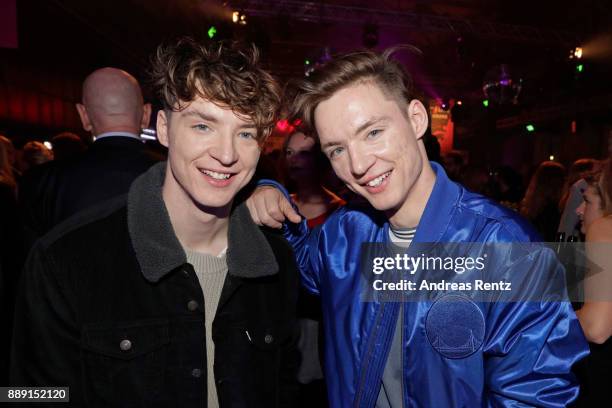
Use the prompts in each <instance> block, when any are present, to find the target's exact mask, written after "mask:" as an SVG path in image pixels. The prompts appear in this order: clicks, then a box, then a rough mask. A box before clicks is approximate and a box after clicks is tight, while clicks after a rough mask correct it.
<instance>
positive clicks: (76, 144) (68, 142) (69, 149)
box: [51, 132, 87, 160]
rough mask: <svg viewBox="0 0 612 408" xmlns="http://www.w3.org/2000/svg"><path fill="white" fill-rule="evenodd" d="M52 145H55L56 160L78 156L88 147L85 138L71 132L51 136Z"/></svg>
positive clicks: (54, 157) (54, 154)
mask: <svg viewBox="0 0 612 408" xmlns="http://www.w3.org/2000/svg"><path fill="white" fill-rule="evenodd" d="M51 146H53V159H54V160H64V159H67V158H70V157H74V156H78V155H79V154H81V153H83V152H84V151H85V150H86V149H87V146H86V145H85V143H84V142H83V140H81V138H80V137H79V136H78V135H76V134H74V133H71V132H62V133H60V134H57V135H55V136H53V137H52V138H51Z"/></svg>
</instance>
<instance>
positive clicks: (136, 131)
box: [91, 125, 140, 136]
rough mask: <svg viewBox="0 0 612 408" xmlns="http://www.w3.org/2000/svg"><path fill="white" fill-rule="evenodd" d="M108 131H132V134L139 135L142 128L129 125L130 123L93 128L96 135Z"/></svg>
mask: <svg viewBox="0 0 612 408" xmlns="http://www.w3.org/2000/svg"><path fill="white" fill-rule="evenodd" d="M108 132H126V133H132V134H135V135H138V134H139V133H140V128H138V127H136V126H128V125H120V126H104V127H101V128H95V129H92V132H91V133H93V135H94V136H98V135H101V134H103V133H108Z"/></svg>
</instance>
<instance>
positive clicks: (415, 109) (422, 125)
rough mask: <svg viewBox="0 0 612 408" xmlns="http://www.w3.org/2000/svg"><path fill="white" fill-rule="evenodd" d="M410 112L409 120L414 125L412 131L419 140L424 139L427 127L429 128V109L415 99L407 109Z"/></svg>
mask: <svg viewBox="0 0 612 408" xmlns="http://www.w3.org/2000/svg"><path fill="white" fill-rule="evenodd" d="M406 109H407V112H408V119H409V120H410V124H411V125H412V130H413V131H414V134H415V136H416V138H417V140H418V139H420V138H422V137H423V135H424V134H425V132H426V131H427V127H428V126H429V117H428V116H427V109H426V108H425V106H424V105H423V103H422V102H421V101H419V100H418V99H413V100H412V101H410V103H409V104H408V107H407V108H406Z"/></svg>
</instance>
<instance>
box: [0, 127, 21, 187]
mask: <svg viewBox="0 0 612 408" xmlns="http://www.w3.org/2000/svg"><path fill="white" fill-rule="evenodd" d="M0 144H1V145H3V146H4V148H5V149H6V154H7V160H8V163H9V166H10V167H11V168H12V171H13V176H14V178H15V179H17V178H18V177H19V175H20V173H19V170H18V169H17V166H16V164H17V155H16V153H17V152H16V151H15V146H13V142H12V141H11V140H10V139H9V138H8V137H6V136H4V135H2V134H0Z"/></svg>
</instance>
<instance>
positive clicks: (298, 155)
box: [283, 132, 345, 408]
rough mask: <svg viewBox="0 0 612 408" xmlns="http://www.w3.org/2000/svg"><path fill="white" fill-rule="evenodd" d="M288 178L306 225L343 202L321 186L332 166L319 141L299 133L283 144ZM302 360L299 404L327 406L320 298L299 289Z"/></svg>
mask: <svg viewBox="0 0 612 408" xmlns="http://www.w3.org/2000/svg"><path fill="white" fill-rule="evenodd" d="M283 153H284V160H283V161H284V166H285V170H286V173H285V174H286V175H287V180H286V182H285V185H286V187H287V189H288V190H289V192H291V193H292V194H291V198H292V199H293V201H294V202H295V204H296V205H297V207H298V210H299V212H300V214H301V215H302V216H304V217H305V218H306V220H307V223H308V227H309V228H314V227H316V226H317V225H320V224H322V223H323V222H324V221H325V219H326V218H327V217H328V216H329V215H330V214H331V213H332V212H334V211H335V210H336V209H337V208H338V207H340V206H342V205H344V204H345V202H344V201H343V200H342V199H341V198H339V197H338V196H337V195H335V194H334V193H332V192H331V191H329V190H328V189H327V188H325V187H324V186H323V185H324V184H325V182H326V181H327V180H329V177H330V174H331V168H330V165H329V162H328V161H327V158H326V157H325V156H324V155H323V153H322V152H321V148H320V146H319V143H318V141H317V140H315V138H313V137H312V136H309V135H306V134H304V133H302V132H295V133H293V134H291V135H289V136H288V137H287V139H286V141H285V145H284V147H283ZM298 318H299V324H300V339H299V341H298V349H299V350H300V353H301V355H302V361H301V363H300V366H299V369H298V381H299V383H300V384H301V387H300V394H301V395H300V397H301V398H300V401H301V406H302V407H322V408H323V407H326V406H327V395H326V387H325V382H324V380H323V370H322V368H321V360H322V359H321V358H320V356H321V353H320V352H319V350H322V349H323V348H322V330H321V320H322V312H321V301H320V299H319V298H318V297H317V296H314V295H312V294H310V293H308V292H307V291H306V290H304V289H301V291H300V295H299V298H298Z"/></svg>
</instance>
